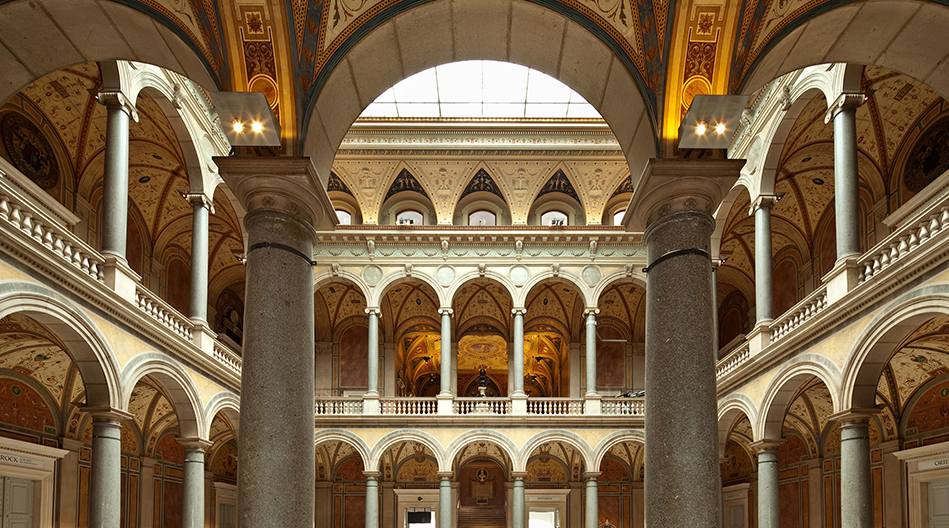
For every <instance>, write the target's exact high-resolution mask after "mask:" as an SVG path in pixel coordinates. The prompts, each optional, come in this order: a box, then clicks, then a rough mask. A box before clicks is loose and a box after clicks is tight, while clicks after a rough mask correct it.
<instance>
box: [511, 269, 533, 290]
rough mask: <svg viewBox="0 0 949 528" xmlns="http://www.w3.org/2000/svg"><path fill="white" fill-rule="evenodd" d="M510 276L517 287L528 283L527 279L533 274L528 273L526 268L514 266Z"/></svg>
mask: <svg viewBox="0 0 949 528" xmlns="http://www.w3.org/2000/svg"><path fill="white" fill-rule="evenodd" d="M508 276H509V277H511V282H513V283H514V285H515V286H522V285H524V283H525V282H527V279H529V278H530V277H531V273H530V272H529V271H527V268H525V267H524V266H514V267H513V268H511V271H510V272H509V273H508Z"/></svg>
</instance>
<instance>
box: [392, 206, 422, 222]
mask: <svg viewBox="0 0 949 528" xmlns="http://www.w3.org/2000/svg"><path fill="white" fill-rule="evenodd" d="M395 218H396V224H398V225H422V224H423V223H424V217H423V216H422V213H420V212H418V211H413V210H412V209H406V210H404V211H399V212H398V213H397V214H396V215H395Z"/></svg>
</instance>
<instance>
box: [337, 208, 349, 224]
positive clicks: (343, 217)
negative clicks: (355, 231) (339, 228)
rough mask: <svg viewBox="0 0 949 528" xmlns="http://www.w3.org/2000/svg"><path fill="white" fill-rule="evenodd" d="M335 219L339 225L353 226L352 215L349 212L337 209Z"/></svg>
mask: <svg viewBox="0 0 949 528" xmlns="http://www.w3.org/2000/svg"><path fill="white" fill-rule="evenodd" d="M336 219H337V220H339V225H352V224H353V215H352V214H351V213H350V212H349V211H343V210H342V209H337V210H336Z"/></svg>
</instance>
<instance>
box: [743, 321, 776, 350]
mask: <svg viewBox="0 0 949 528" xmlns="http://www.w3.org/2000/svg"><path fill="white" fill-rule="evenodd" d="M772 321H773V320H772V319H765V320H763V321H758V322H757V323H756V324H755V327H754V328H752V329H751V331H750V332H748V335H747V336H746V339H747V340H748V352H749V355H750V356H751V357H755V356H757V355H758V354H760V353H761V351H762V350H764V349H765V348H767V346H768V345H770V344H771V322H772Z"/></svg>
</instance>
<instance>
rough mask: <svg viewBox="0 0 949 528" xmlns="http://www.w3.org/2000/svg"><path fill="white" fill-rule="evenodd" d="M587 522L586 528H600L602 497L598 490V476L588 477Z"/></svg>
mask: <svg viewBox="0 0 949 528" xmlns="http://www.w3.org/2000/svg"><path fill="white" fill-rule="evenodd" d="M586 499H587V500H586V522H585V523H584V528H599V525H600V497H599V494H598V492H597V487H596V478H588V479H587V493H586Z"/></svg>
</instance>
